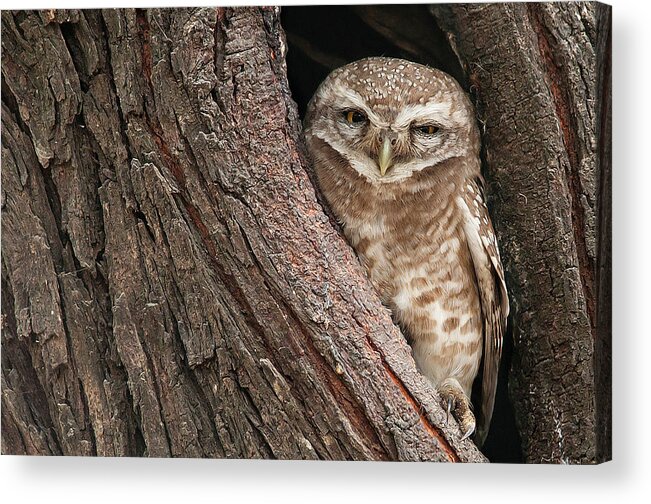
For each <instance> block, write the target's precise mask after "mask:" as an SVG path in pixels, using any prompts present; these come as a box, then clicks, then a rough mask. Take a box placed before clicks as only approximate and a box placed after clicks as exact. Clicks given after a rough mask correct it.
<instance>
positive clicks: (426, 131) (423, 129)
mask: <svg viewBox="0 0 651 504" xmlns="http://www.w3.org/2000/svg"><path fill="white" fill-rule="evenodd" d="M414 129H415V130H416V131H418V133H422V134H423V135H433V134H434V133H436V132H437V131H438V130H439V128H438V127H436V126H434V125H432V124H426V125H423V126H416V127H415V128H414Z"/></svg>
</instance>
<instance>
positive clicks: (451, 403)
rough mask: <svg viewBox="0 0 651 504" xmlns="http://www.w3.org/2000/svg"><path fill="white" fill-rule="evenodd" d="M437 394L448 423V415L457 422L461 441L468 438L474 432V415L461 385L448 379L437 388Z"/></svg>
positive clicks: (452, 379)
mask: <svg viewBox="0 0 651 504" xmlns="http://www.w3.org/2000/svg"><path fill="white" fill-rule="evenodd" d="M438 392H439V394H440V395H441V399H442V400H443V407H444V408H446V411H447V414H448V421H449V419H450V413H452V415H453V416H454V418H455V419H456V420H457V422H459V427H460V428H461V433H462V436H461V440H462V441H463V440H464V439H466V438H469V437H470V436H471V435H472V433H473V432H475V424H476V423H475V415H474V414H473V413H472V409H471V407H472V406H471V404H470V400H469V399H468V397H466V394H465V393H464V391H463V389H462V388H461V385H459V382H458V381H457V380H455V379H454V378H448V379H447V380H445V381H444V382H443V383H441V385H439V387H438Z"/></svg>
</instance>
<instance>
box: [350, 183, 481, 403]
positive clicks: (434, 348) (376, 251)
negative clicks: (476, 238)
mask: <svg viewBox="0 0 651 504" xmlns="http://www.w3.org/2000/svg"><path fill="white" fill-rule="evenodd" d="M448 187H449V189H450V190H449V191H441V187H439V188H438V190H430V191H429V197H424V196H423V195H422V194H413V193H410V192H409V191H407V192H404V191H401V193H402V194H399V195H395V196H396V197H395V198H393V197H390V198H386V197H384V198H382V197H378V198H377V199H374V200H373V203H372V204H368V205H364V204H360V205H359V208H358V209H357V212H349V213H347V214H343V215H344V216H343V217H342V223H343V227H344V233H345V234H346V237H347V238H348V240H349V242H350V243H351V245H352V246H353V247H354V248H355V250H356V251H357V253H358V255H359V257H360V259H361V261H362V263H363V264H364V266H365V267H366V269H367V271H368V275H369V278H370V279H371V282H372V283H373V285H374V286H375V288H376V290H377V291H378V293H379V294H380V297H381V299H382V301H383V302H384V303H385V304H386V305H387V306H388V307H389V308H390V309H391V310H392V313H393V315H394V318H395V319H396V322H398V323H399V324H400V325H401V326H402V327H403V328H404V329H406V331H405V332H406V334H407V335H408V337H409V339H410V343H411V345H412V348H413V351H414V358H415V359H416V362H417V364H418V365H419V368H421V369H427V370H429V371H430V372H428V373H427V375H428V376H429V377H430V379H431V380H432V381H433V382H435V384H436V385H438V384H439V383H440V381H442V380H444V379H445V378H447V377H450V376H454V377H456V378H457V379H458V380H459V382H460V383H461V385H462V387H463V388H464V389H465V390H466V392H467V393H468V394H470V389H471V387H472V381H473V380H474V377H475V376H476V374H477V371H478V368H479V362H480V359H481V343H482V324H481V308H480V303H479V294H478V291H477V287H476V282H475V279H474V270H473V266H472V262H471V257H470V254H469V252H468V246H467V244H466V240H465V236H464V234H463V231H462V222H461V216H460V214H459V212H458V211H456V208H455V202H454V192H455V191H454V187H456V184H454V183H448ZM432 189H433V188H432ZM384 196H386V194H385V195H384ZM358 203H361V202H358ZM378 203H379V204H378ZM353 215H354V216H353ZM464 355H465V356H466V357H465V358H464V357H463V356H464ZM460 356H461V357H460Z"/></svg>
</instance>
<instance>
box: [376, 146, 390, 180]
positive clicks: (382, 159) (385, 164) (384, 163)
mask: <svg viewBox="0 0 651 504" xmlns="http://www.w3.org/2000/svg"><path fill="white" fill-rule="evenodd" d="M392 163H393V147H391V140H390V139H389V138H388V137H387V138H385V139H384V143H383V144H382V148H381V149H380V154H379V156H378V158H377V164H378V166H379V167H380V175H381V176H382V177H384V174H385V173H386V172H387V170H388V169H389V168H390V167H391V164H392Z"/></svg>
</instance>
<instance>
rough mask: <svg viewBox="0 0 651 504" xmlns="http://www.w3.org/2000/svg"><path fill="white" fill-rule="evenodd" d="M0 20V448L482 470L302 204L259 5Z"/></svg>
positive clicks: (310, 201) (297, 152)
mask: <svg viewBox="0 0 651 504" xmlns="http://www.w3.org/2000/svg"><path fill="white" fill-rule="evenodd" d="M2 31H3V37H2V49H3V62H2V75H3V87H2V126H3V128H2V209H3V214H2V224H3V233H2V252H3V254H2V287H3V289H2V294H3V296H2V312H3V321H2V323H3V331H2V345H3V351H2V450H3V453H14V454H43V455H45V454H62V455H148V456H176V457H240V458H241V457H247V458H249V457H256V458H258V457H259V458H268V457H275V458H294V459H296V458H299V459H370V460H388V459H392V460H436V461H483V460H485V459H484V457H483V456H482V455H481V453H480V452H479V451H478V450H477V449H476V448H475V446H474V445H473V444H472V443H471V442H470V441H463V442H460V441H459V437H460V436H459V432H458V429H457V427H456V424H453V423H452V422H451V423H450V424H449V425H447V424H446V418H445V414H444V412H443V411H442V409H441V408H440V406H439V405H438V401H437V397H435V395H434V394H433V392H432V390H431V387H430V386H429V385H428V384H427V383H426V381H425V379H424V378H423V377H422V376H421V375H419V374H418V372H417V371H416V369H415V366H414V363H413V360H412V359H411V357H410V349H409V347H408V346H407V344H406V342H405V340H404V338H403V336H402V335H401V334H400V332H399V330H398V329H397V328H396V327H395V326H394V324H393V323H392V321H391V317H390V314H389V312H388V310H386V309H385V308H383V307H382V305H381V304H380V302H379V300H378V298H377V296H376V295H375V294H374V292H373V290H372V288H371V287H370V286H369V283H368V281H367V279H366V277H365V275H364V272H363V270H362V268H361V267H360V265H359V264H358V262H357V260H356V258H355V257H354V255H353V253H352V251H351V249H350V248H349V247H348V246H347V245H346V243H345V242H344V241H343V240H342V238H341V237H340V235H339V234H338V233H337V232H336V231H335V229H334V228H333V226H332V224H331V222H330V221H329V219H328V217H327V216H326V214H324V212H323V210H322V207H321V206H320V205H319V203H318V201H317V196H316V194H315V191H314V189H313V186H312V184H311V182H310V178H309V177H308V174H307V171H306V162H305V157H304V153H303V147H302V143H301V140H300V131H301V127H300V122H299V118H298V114H297V110H296V106H295V104H294V102H293V101H292V100H291V95H290V91H289V87H288V82H287V78H286V68H285V51H286V44H285V40H284V35H283V31H282V29H281V28H280V23H279V9H278V8H250V9H249V8H247V9H224V8H217V9H170V10H122V9H120V10H104V11H97V10H87V11H41V12H30V13H27V12H6V11H5V12H3V13H2Z"/></svg>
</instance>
